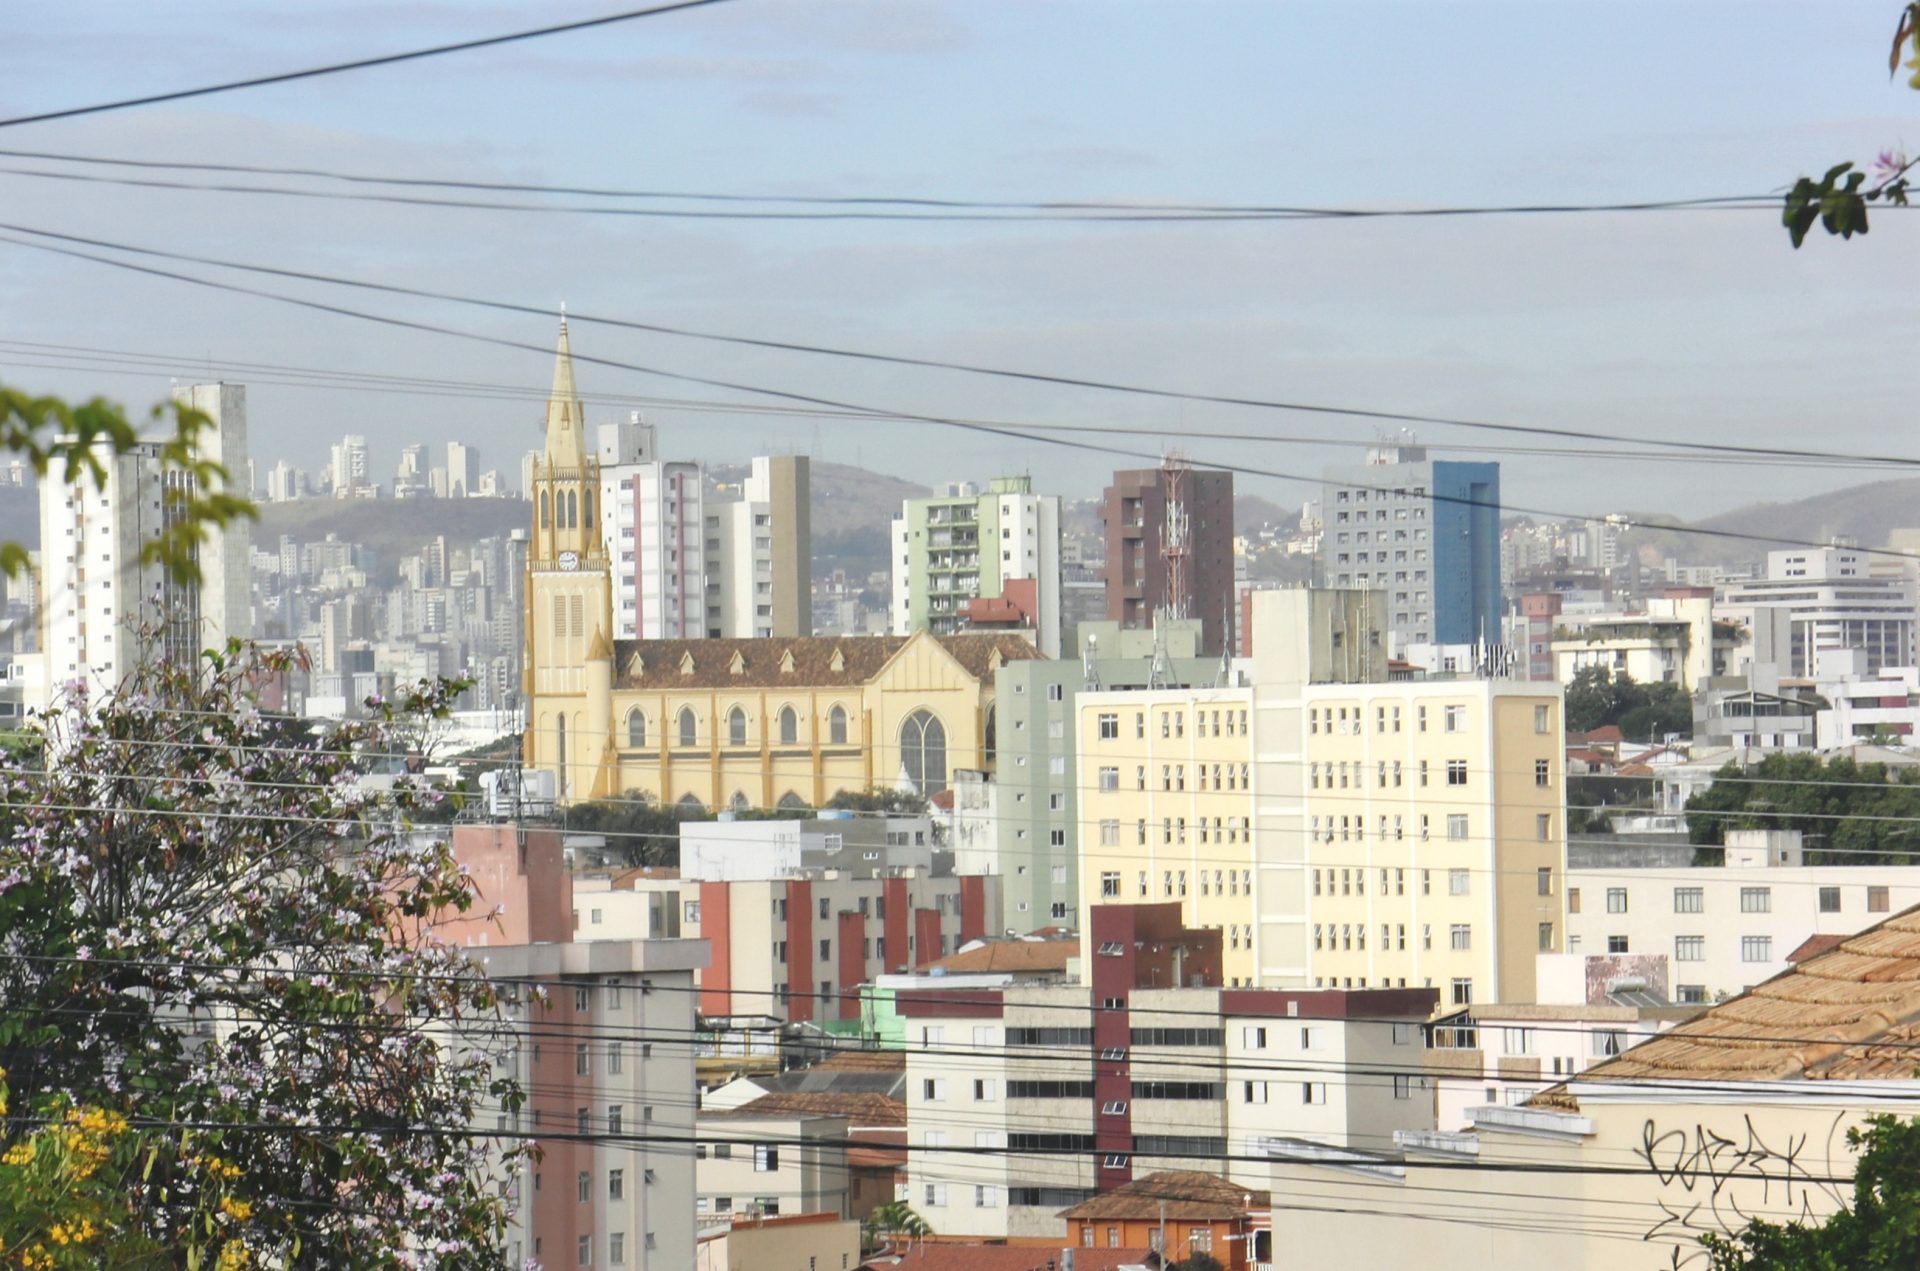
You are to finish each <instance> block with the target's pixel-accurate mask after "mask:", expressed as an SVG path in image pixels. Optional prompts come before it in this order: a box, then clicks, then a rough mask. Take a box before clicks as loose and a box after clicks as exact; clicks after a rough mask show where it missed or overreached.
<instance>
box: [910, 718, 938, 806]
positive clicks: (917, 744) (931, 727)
mask: <svg viewBox="0 0 1920 1271" xmlns="http://www.w3.org/2000/svg"><path fill="white" fill-rule="evenodd" d="M900 775H901V776H902V777H904V778H905V779H906V782H907V784H908V785H910V786H911V787H913V792H914V793H915V794H918V795H932V794H939V793H940V792H941V791H942V790H945V789H946V788H947V729H946V725H944V724H942V723H941V722H940V720H939V719H938V718H937V717H936V716H935V715H934V714H933V712H931V711H927V710H917V711H915V712H913V714H911V715H909V716H907V717H906V718H905V719H904V720H902V721H900Z"/></svg>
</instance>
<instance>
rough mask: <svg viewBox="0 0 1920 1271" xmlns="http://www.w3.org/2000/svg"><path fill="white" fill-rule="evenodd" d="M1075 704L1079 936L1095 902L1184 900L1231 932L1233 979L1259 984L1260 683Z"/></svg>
mask: <svg viewBox="0 0 1920 1271" xmlns="http://www.w3.org/2000/svg"><path fill="white" fill-rule="evenodd" d="M1075 706H1076V709H1077V711H1078V719H1077V727H1078V730H1079V743H1078V746H1077V747H1076V750H1077V763H1078V765H1079V769H1078V775H1077V777H1076V782H1077V784H1078V786H1079V794H1080V908H1081V921H1080V931H1081V941H1082V944H1083V946H1084V944H1085V942H1086V939H1087V933H1088V931H1089V929H1090V924H1089V923H1088V922H1087V921H1086V913H1087V910H1088V909H1089V908H1090V907H1091V906H1093V905H1100V904H1107V905H1112V904H1146V903H1149V902H1154V903H1158V902H1164V901H1170V900H1172V901H1179V902H1180V916H1181V921H1182V922H1184V923H1185V924H1186V925H1187V926H1190V927H1218V928H1220V929H1221V931H1222V932H1223V933H1224V935H1225V940H1224V942H1223V945H1222V955H1221V956H1222V969H1221V973H1222V975H1223V976H1224V977H1225V979H1226V983H1227V984H1228V985H1230V986H1234V987H1239V986H1242V985H1248V986H1251V985H1253V984H1255V983H1257V982H1258V971H1259V965H1260V964H1259V956H1258V950H1257V947H1256V932H1255V922H1254V917H1255V914H1256V912H1257V906H1256V905H1255V903H1254V895H1253V891H1254V870H1255V866H1256V863H1257V859H1258V849H1259V844H1258V842H1257V837H1258V836H1257V831H1256V826H1255V816H1254V793H1253V759H1254V749H1253V736H1252V721H1253V690H1252V689H1251V688H1246V687H1229V688H1167V689H1143V690H1138V691H1119V692H1105V693H1099V692H1082V693H1080V694H1079V695H1078V697H1077V698H1076V700H1075ZM1081 952H1082V955H1083V956H1085V955H1086V953H1087V950H1086V949H1085V948H1084V947H1083V948H1082V950H1081Z"/></svg>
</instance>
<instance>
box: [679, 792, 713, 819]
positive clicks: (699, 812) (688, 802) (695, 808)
mask: <svg viewBox="0 0 1920 1271" xmlns="http://www.w3.org/2000/svg"><path fill="white" fill-rule="evenodd" d="M673 806H674V807H676V808H678V809H679V810H680V815H681V817H682V818H683V819H684V818H687V817H699V816H704V815H706V811H707V805H706V804H704V803H702V802H700V799H699V796H698V795H693V794H683V795H681V796H680V797H679V799H678V800H676V801H675V802H674V805H673Z"/></svg>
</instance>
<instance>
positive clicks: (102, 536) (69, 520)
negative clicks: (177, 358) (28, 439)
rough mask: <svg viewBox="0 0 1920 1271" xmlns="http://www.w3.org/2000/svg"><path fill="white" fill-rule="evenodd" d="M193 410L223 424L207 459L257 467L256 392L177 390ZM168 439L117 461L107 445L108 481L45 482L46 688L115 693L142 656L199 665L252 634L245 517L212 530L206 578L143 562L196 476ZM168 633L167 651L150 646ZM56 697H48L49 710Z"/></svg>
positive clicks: (205, 438) (202, 449)
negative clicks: (148, 633)
mask: <svg viewBox="0 0 1920 1271" xmlns="http://www.w3.org/2000/svg"><path fill="white" fill-rule="evenodd" d="M174 398H175V400H176V401H178V402H180V403H182V404H183V405H187V406H191V407H193V408H195V409H197V410H200V411H202V412H204V413H205V414H206V415H207V416H208V417H209V418H210V419H211V420H212V426H211V427H210V428H207V429H204V430H203V431H202V432H201V434H200V441H199V453H200V454H201V455H203V456H204V457H206V458H209V459H212V460H214V461H215V462H217V463H220V464H222V465H223V466H225V467H226V468H227V470H228V471H229V472H233V473H235V474H237V482H244V481H245V480H246V472H247V397H246V387H245V386H244V385H240V384H195V385H192V386H190V387H188V386H182V387H178V388H176V389H174ZM162 449H163V444H162V443H161V442H158V441H154V442H141V443H139V444H137V445H136V446H134V447H133V449H131V450H129V451H127V452H125V453H123V454H120V455H114V454H112V453H111V452H110V450H109V449H108V448H107V447H106V445H105V443H102V444H101V445H100V447H99V448H98V450H97V452H96V453H97V454H98V456H99V460H100V463H101V466H102V468H103V469H104V470H105V472H106V480H105V483H104V484H103V485H102V486H100V487H99V488H97V489H96V488H95V487H94V486H93V484H92V483H91V481H82V482H79V483H69V482H65V481H59V480H47V481H42V482H41V483H40V565H39V574H38V577H37V579H36V582H35V585H36V587H37V589H38V594H39V598H40V648H41V649H42V651H43V652H44V655H45V658H46V670H47V673H46V676H45V677H44V679H43V681H42V684H41V686H40V692H41V693H43V694H50V693H51V692H52V686H54V685H58V684H65V683H69V682H72V681H74V680H84V681H86V682H87V683H88V685H89V688H90V691H94V692H98V691H101V690H105V689H111V688H112V687H113V686H115V685H117V684H118V683H119V682H120V681H121V680H122V678H124V677H125V675H126V674H127V673H128V672H129V671H130V670H132V668H133V666H134V665H135V663H136V661H137V660H138V659H139V658H141V657H143V656H147V655H148V654H150V653H154V652H159V653H163V654H165V655H166V656H167V657H169V658H172V659H175V660H176V661H184V662H189V663H190V662H192V661H193V660H194V659H196V658H197V657H198V656H199V654H200V652H201V650H203V649H208V648H217V647H219V646H220V645H223V644H225V643H226V641H227V640H228V639H229V638H230V637H240V638H245V637H247V636H249V635H251V634H252V632H253V622H252V596H253V587H252V577H251V574H250V569H251V555H252V534H251V532H250V528H249V527H250V523H249V522H247V521H245V520H239V521H235V522H233V523H232V524H230V525H228V526H227V527H225V528H224V529H215V530H212V531H211V532H210V534H209V537H208V538H207V540H206V541H205V542H204V543H202V544H201V545H200V547H199V550H198V552H197V553H196V559H197V562H198V564H199V567H200V574H201V578H200V581H199V582H198V583H197V584H195V583H188V582H183V581H180V580H177V579H171V578H169V577H167V576H166V574H165V572H164V571H163V570H162V569H161V568H160V566H158V565H151V564H147V563H144V562H143V561H142V560H141V551H142V549H143V548H144V547H145V546H146V545H147V544H148V543H150V542H152V541H153V540H154V539H155V538H156V537H158V536H159V534H160V533H161V532H162V531H163V530H164V529H165V528H166V526H167V525H168V524H169V523H170V522H171V520H172V518H173V516H174V515H175V513H174V512H173V511H172V510H171V509H170V508H169V507H168V506H167V494H168V491H169V490H172V489H175V488H179V487H180V486H181V485H182V483H183V481H184V477H183V475H182V474H181V473H179V472H178V471H172V470H168V469H166V468H164V467H163V465H162V459H161V454H162ZM143 626H157V628H158V637H159V639H158V644H157V646H155V645H146V644H143V643H142V642H141V641H140V639H139V633H140V629H141V628H142V627H143ZM48 704H50V699H48V700H36V701H35V702H33V703H30V705H31V706H33V707H44V706H46V705H48Z"/></svg>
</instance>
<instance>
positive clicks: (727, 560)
mask: <svg viewBox="0 0 1920 1271" xmlns="http://www.w3.org/2000/svg"><path fill="white" fill-rule="evenodd" d="M811 471H812V463H811V461H810V460H809V459H808V458H807V456H806V455H757V456H755V458H754V460H753V467H752V471H751V473H750V475H749V476H748V477H747V480H746V484H745V488H744V489H743V490H742V497H741V498H740V499H738V500H735V501H733V502H719V501H713V502H710V503H709V504H708V506H707V510H706V527H707V528H706V539H705V542H704V545H703V548H704V551H705V553H706V562H705V563H706V592H705V600H704V603H705V605H706V618H705V622H706V634H707V635H708V636H709V637H716V638H719V637H728V638H732V637H738V638H746V639H751V638H754V637H766V636H801V635H811V634H812V633H813V613H812V609H813V519H812V510H811V500H812V497H813V496H812V478H811Z"/></svg>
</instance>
